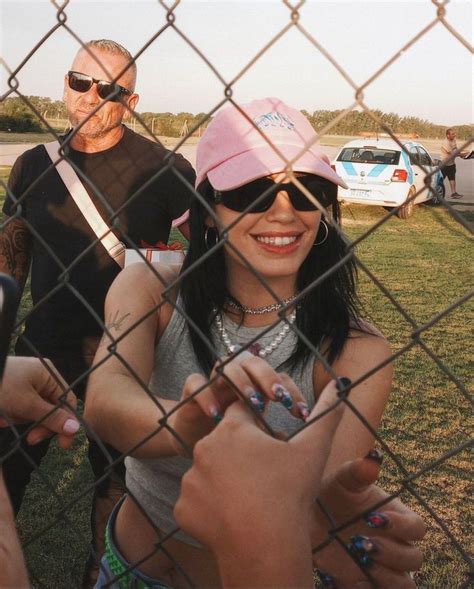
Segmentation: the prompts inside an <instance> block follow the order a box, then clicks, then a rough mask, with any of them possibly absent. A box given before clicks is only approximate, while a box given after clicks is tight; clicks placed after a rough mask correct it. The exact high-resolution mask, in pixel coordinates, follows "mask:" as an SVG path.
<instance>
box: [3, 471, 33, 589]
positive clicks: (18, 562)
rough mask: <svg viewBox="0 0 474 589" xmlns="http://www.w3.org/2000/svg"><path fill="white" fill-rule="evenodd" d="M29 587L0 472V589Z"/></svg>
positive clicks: (11, 512)
mask: <svg viewBox="0 0 474 589" xmlns="http://www.w3.org/2000/svg"><path fill="white" fill-rule="evenodd" d="M29 586H30V584H29V581H28V574H27V572H26V565H25V559H24V558H23V553H22V551H21V545H20V541H19V540H18V535H17V532H16V526H15V517H14V515H13V510H12V508H11V505H10V500H9V498H8V493H7V490H6V488H5V483H4V481H3V475H2V473H1V470H0V587H2V588H4V589H9V588H11V589H18V588H19V587H22V588H24V587H29Z"/></svg>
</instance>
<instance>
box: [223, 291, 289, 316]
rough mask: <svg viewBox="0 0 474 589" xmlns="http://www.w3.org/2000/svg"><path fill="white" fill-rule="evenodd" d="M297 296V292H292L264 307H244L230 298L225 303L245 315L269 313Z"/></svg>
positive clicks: (284, 305) (287, 303)
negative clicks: (289, 295) (279, 301)
mask: <svg viewBox="0 0 474 589" xmlns="http://www.w3.org/2000/svg"><path fill="white" fill-rule="evenodd" d="M297 296H298V295H297V294H294V295H293V296H291V297H289V298H288V299H283V301H282V302H281V303H273V305H266V306H265V307H244V306H243V305H239V304H238V303H236V302H234V301H233V300H232V299H228V300H227V301H226V303H225V304H226V305H227V306H228V307H230V308H231V309H235V310H236V311H243V312H244V313H246V314H247V315H265V313H271V312H272V311H278V310H280V309H281V308H283V307H286V306H287V305H289V304H290V303H292V302H293V301H294V300H295V299H296V297H297Z"/></svg>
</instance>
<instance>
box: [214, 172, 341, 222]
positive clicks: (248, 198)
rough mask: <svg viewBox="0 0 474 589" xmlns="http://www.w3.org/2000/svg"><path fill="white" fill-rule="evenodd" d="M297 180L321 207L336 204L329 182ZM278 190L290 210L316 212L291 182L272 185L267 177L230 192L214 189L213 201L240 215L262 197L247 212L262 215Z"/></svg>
mask: <svg viewBox="0 0 474 589" xmlns="http://www.w3.org/2000/svg"><path fill="white" fill-rule="evenodd" d="M297 178H298V182H301V184H302V185H303V186H304V187H305V188H306V189H307V190H308V192H310V193H311V194H312V195H313V196H314V197H315V198H316V200H317V201H319V202H320V203H321V204H322V206H323V207H328V206H330V205H331V204H333V203H334V202H335V201H336V198H337V186H336V185H335V184H333V183H332V182H330V181H329V180H326V179H325V178H321V177H320V176H315V175H313V174H305V175H304V176H297ZM282 190H283V191H285V192H286V193H287V194H288V197H289V199H290V202H291V204H292V206H293V208H294V209H296V210H297V211H316V210H318V209H317V207H316V205H314V204H313V203H312V202H311V201H310V200H309V198H307V196H306V195H305V194H303V192H301V190H300V189H299V188H298V187H297V186H295V184H292V183H291V182H290V183H288V184H286V183H285V184H282V183H278V184H276V183H275V182H274V181H273V180H272V179H271V178H259V179H258V180H254V181H253V182H249V183H248V184H244V186H239V188H234V189H233V190H222V191H221V190H214V202H215V203H216V204H218V203H221V204H223V205H224V206H225V207H227V208H228V209H232V210H233V211H237V212H239V213H241V212H242V211H245V210H246V209H247V207H249V206H250V205H252V204H253V203H255V202H256V201H257V199H258V198H259V197H260V196H262V195H263V194H265V196H263V197H262V198H261V199H260V200H259V201H258V202H257V203H256V204H255V206H253V207H252V208H251V210H250V211H249V212H250V213H263V212H264V211H267V210H268V209H269V208H270V207H271V206H272V205H273V203H274V201H275V198H276V196H277V194H278V192H279V191H282ZM267 193H268V194H267Z"/></svg>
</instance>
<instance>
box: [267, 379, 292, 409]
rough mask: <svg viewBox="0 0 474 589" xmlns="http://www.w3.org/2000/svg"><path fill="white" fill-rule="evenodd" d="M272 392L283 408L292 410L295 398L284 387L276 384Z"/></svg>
mask: <svg viewBox="0 0 474 589" xmlns="http://www.w3.org/2000/svg"><path fill="white" fill-rule="evenodd" d="M272 391H273V393H274V395H275V399H276V400H277V401H278V402H280V403H281V404H282V405H283V407H286V409H291V408H292V407H293V397H292V396H291V394H290V392H289V391H287V390H286V389H285V387H284V386H283V385H281V384H274V385H273V386H272Z"/></svg>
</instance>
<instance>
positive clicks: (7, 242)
mask: <svg viewBox="0 0 474 589" xmlns="http://www.w3.org/2000/svg"><path fill="white" fill-rule="evenodd" d="M32 242H33V240H32V235H31V233H30V231H29V229H28V227H27V225H26V223H25V221H24V220H23V219H12V220H11V221H10V222H8V223H6V224H5V226H4V228H3V231H2V233H1V235H0V272H4V273H5V274H9V275H10V276H13V278H15V280H16V281H17V282H18V285H19V287H20V289H21V290H22V291H23V289H24V287H25V283H26V279H27V278H28V272H29V270H30V260H31V246H32Z"/></svg>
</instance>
